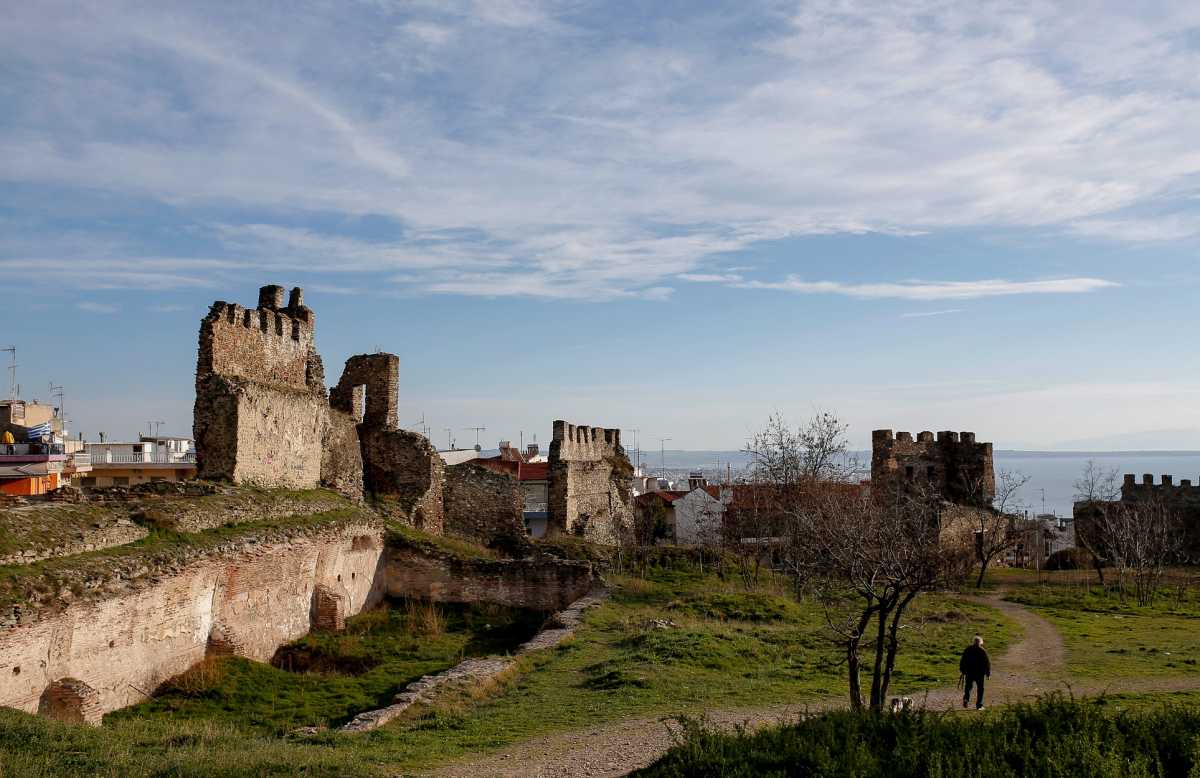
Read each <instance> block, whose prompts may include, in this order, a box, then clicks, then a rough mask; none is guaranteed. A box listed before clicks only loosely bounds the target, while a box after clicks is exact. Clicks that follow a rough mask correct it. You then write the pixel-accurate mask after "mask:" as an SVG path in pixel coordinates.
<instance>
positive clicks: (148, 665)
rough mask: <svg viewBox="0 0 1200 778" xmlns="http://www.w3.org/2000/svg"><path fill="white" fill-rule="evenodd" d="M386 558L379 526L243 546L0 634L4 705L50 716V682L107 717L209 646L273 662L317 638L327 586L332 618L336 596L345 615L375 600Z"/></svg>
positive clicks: (197, 657) (191, 662) (343, 528)
mask: <svg viewBox="0 0 1200 778" xmlns="http://www.w3.org/2000/svg"><path fill="white" fill-rule="evenodd" d="M382 553H383V531H382V528H381V527H380V526H379V525H377V524H372V523H363V524H361V525H354V526H340V527H326V528H323V529H322V530H320V531H318V532H314V533H313V534H311V535H307V536H297V537H293V538H291V539H288V540H286V541H278V542H263V543H255V542H246V543H244V544H242V545H240V546H239V547H238V549H237V550H236V551H232V552H230V551H225V552H222V553H220V554H214V555H212V556H208V557H203V558H200V559H197V560H195V561H192V562H190V563H188V564H187V565H185V566H184V567H182V568H181V569H179V570H177V571H175V572H173V573H171V574H169V575H162V576H156V577H153V578H150V577H146V578H144V579H139V581H137V582H135V583H134V584H132V585H131V586H130V588H129V589H128V590H126V591H121V592H117V593H115V594H113V595H112V596H110V597H107V598H106V599H101V600H99V601H94V602H91V601H89V602H82V601H81V602H77V603H75V604H73V605H70V606H69V607H67V608H66V609H65V610H64V611H63V612H61V613H58V614H55V615H46V616H44V617H43V618H41V619H39V620H36V621H33V622H32V623H21V624H17V625H12V626H8V627H5V628H0V705H4V706H9V707H14V708H18V709H20V710H25V711H30V712H35V711H38V710H39V707H42V708H43V712H51V711H49V710H46V708H45V706H46V705H47V704H48V703H49V702H53V700H48V699H44V697H45V695H46V694H47V692H48V690H50V697H55V694H56V692H54V691H53V689H52V684H54V683H55V682H57V681H61V680H62V679H68V678H69V679H77V680H78V681H80V682H82V683H83V684H85V685H86V686H87V687H90V688H91V689H94V690H95V691H96V692H98V699H97V701H96V702H95V706H97V707H94V708H89V710H99V711H100V712H107V711H112V710H116V709H117V708H120V707H123V706H126V705H129V704H132V703H135V702H138V701H140V700H142V699H144V698H145V696H146V693H148V692H151V691H153V690H154V689H155V687H156V686H158V685H159V684H160V683H162V682H163V681H165V680H166V679H168V678H170V677H171V676H173V675H176V674H178V673H181V672H183V671H184V670H186V669H187V668H189V667H191V666H192V665H194V664H195V663H196V662H199V661H200V660H201V659H203V658H204V656H205V654H206V652H208V651H210V650H211V651H214V652H216V653H232V654H236V655H239V656H245V657H248V658H250V659H255V660H259V661H265V660H267V659H269V658H270V657H271V656H272V654H273V653H274V652H275V650H276V649H277V648H278V647H279V646H280V645H282V644H283V643H286V642H288V641H290V640H294V639H295V638H298V637H300V636H302V635H304V634H306V633H307V632H308V631H309V630H310V627H311V626H312V624H313V622H314V618H315V617H316V615H317V614H316V608H317V604H318V603H317V600H318V598H317V596H316V595H317V588H318V587H319V586H321V587H324V592H325V595H324V599H323V602H324V603H325V609H326V615H328V608H329V595H330V593H332V595H333V601H334V603H335V608H336V607H337V606H336V603H338V602H340V603H341V605H340V607H341V612H342V615H343V617H344V616H345V615H351V614H354V613H358V612H359V611H361V610H362V609H363V608H364V607H367V606H369V605H372V604H374V603H375V602H376V601H378V600H379V598H380V597H381V596H382V580H383V579H382V576H380V575H379V574H378V573H379V569H380V565H381V558H382ZM60 686H62V685H60ZM66 687H68V688H74V687H73V686H72V685H71V684H66ZM55 688H57V687H55ZM58 697H62V695H61V694H58ZM68 702H69V700H68ZM56 704H57V703H56ZM89 704H90V703H89Z"/></svg>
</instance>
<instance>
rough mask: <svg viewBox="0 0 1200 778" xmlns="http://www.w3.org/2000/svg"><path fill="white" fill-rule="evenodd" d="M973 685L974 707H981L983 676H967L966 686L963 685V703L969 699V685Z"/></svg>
mask: <svg viewBox="0 0 1200 778" xmlns="http://www.w3.org/2000/svg"><path fill="white" fill-rule="evenodd" d="M972 684H974V686H975V707H976V708H982V707H983V676H982V675H980V676H976V677H971V676H969V675H968V676H967V683H966V686H964V687H963V705H964V706H965V705H966V704H967V703H968V702H970V701H971V685H972Z"/></svg>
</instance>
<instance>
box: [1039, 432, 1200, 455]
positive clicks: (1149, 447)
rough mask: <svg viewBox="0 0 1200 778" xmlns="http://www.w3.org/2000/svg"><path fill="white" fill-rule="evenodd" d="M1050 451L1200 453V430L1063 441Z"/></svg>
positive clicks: (1112, 435) (1137, 433)
mask: <svg viewBox="0 0 1200 778" xmlns="http://www.w3.org/2000/svg"><path fill="white" fill-rule="evenodd" d="M1046 448H1047V449H1049V450H1052V451H1200V429H1167V430H1146V431H1144V432H1120V433H1114V434H1110V435H1100V436H1097V437H1094V438H1081V439H1078V440H1062V441H1059V442H1057V443H1055V444H1053V445H1051V446H1047V447H1046Z"/></svg>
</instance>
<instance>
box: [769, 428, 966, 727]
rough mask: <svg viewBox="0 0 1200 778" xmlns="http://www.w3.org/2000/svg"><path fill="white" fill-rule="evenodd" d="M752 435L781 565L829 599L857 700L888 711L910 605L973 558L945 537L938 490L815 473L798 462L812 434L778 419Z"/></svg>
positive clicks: (798, 585)
mask: <svg viewBox="0 0 1200 778" xmlns="http://www.w3.org/2000/svg"><path fill="white" fill-rule="evenodd" d="M824 416H826V417H827V418H825V419H824V420H821V419H819V420H818V424H819V425H821V426H823V427H824V428H825V429H836V430H840V431H841V432H839V434H842V433H844V431H845V427H844V425H841V424H840V422H837V420H836V417H833V415H832V414H824ZM755 442H756V444H757V447H756V450H755V454H756V464H757V465H759V469H758V478H759V488H760V489H762V490H763V493H764V494H765V495H767V497H768V499H769V500H770V501H771V510H772V514H773V515H774V517H775V519H776V521H777V523H778V525H779V526H778V529H777V530H776V532H777V533H778V534H779V537H780V543H779V548H778V549H777V552H778V554H779V557H780V562H781V566H782V568H783V569H784V570H785V571H786V572H787V573H788V574H789V575H790V576H791V577H792V579H793V581H794V587H795V590H796V591H797V592H798V593H799V592H801V591H803V592H806V593H809V594H811V595H812V596H814V597H815V598H816V599H817V600H818V601H819V602H821V603H822V605H823V606H824V608H825V613H826V622H827V625H828V627H829V629H830V631H831V634H832V636H833V638H834V640H835V642H836V643H837V645H838V646H839V648H840V651H841V653H842V656H843V659H844V661H845V662H846V666H847V678H848V682H849V692H850V703H851V705H852V706H853V707H854V708H856V709H861V708H863V707H865V706H869V707H870V708H871V709H872V710H875V711H882V709H883V704H884V700H885V699H886V698H887V693H888V688H889V686H890V684H891V679H892V675H893V672H894V670H895V665H896V657H897V655H898V653H899V651H900V646H901V637H900V636H901V632H900V630H901V626H902V623H903V618H904V614H905V612H906V610H907V608H908V607H909V605H911V604H912V602H913V600H914V599H916V598H917V596H919V595H920V594H921V593H922V592H927V591H932V590H935V589H939V588H942V587H944V586H947V585H951V584H956V583H957V582H958V581H961V579H962V576H963V575H964V574H965V573H966V571H967V569H968V568H969V566H970V562H971V558H970V556H969V555H968V554H967V553H965V550H964V548H963V546H962V545H961V544H955V543H947V542H944V539H943V537H942V516H941V506H942V502H941V501H940V500H938V499H935V498H934V497H933V496H932V495H924V494H919V493H918V494H912V493H903V494H896V495H886V496H884V495H878V494H876V495H872V494H870V491H869V490H868V489H866V488H864V487H862V486H861V485H859V484H852V483H848V482H847V480H848V479H846V478H845V477H844V476H845V473H844V471H842V470H841V468H839V467H826V468H825V469H824V470H823V472H827V473H830V474H831V475H833V476H835V477H837V476H842V477H841V478H834V479H828V480H819V479H818V478H816V477H814V476H813V475H812V473H813V472H814V470H813V469H810V468H805V467H804V466H802V464H801V463H803V462H805V461H806V460H805V457H804V449H803V448H802V447H803V446H805V445H807V443H806V438H804V437H803V436H802V435H800V434H792V433H790V432H789V431H788V429H787V427H786V425H784V424H782V422H781V421H780V420H779V419H778V418H777V417H773V418H772V419H771V420H770V422H768V426H767V429H766V430H764V432H763V434H761V435H760V436H758V437H756V439H755ZM826 450H827V449H826ZM843 450H844V449H843ZM808 461H810V462H812V461H815V460H808ZM825 461H826V462H831V461H833V460H832V459H826V460H825ZM815 472H822V471H821V470H817V471H815ZM864 654H865V656H864ZM864 659H865V662H864ZM864 671H865V672H867V673H869V676H870V692H869V695H868V696H866V697H865V698H864V694H863V688H862V674H863V673H864Z"/></svg>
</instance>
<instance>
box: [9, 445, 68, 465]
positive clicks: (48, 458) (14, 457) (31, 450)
mask: <svg viewBox="0 0 1200 778" xmlns="http://www.w3.org/2000/svg"><path fill="white" fill-rule="evenodd" d="M66 459H67V455H66V454H64V453H63V447H62V444H61V443H0V463H5V464H22V463H31V462H64V461H66Z"/></svg>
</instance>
